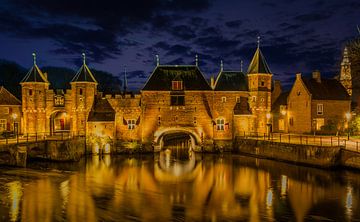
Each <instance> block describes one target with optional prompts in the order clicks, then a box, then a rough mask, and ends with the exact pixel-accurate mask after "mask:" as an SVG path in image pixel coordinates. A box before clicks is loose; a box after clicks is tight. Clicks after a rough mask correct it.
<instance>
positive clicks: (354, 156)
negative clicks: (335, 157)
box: [339, 148, 360, 169]
mask: <svg viewBox="0 0 360 222" xmlns="http://www.w3.org/2000/svg"><path fill="white" fill-rule="evenodd" d="M339 165H340V166H345V167H350V168H356V169H360V152H356V151H353V150H347V149H344V148H342V149H341V150H340V158H339Z"/></svg>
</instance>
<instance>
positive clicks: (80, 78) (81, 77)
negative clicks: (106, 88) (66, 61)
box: [71, 64, 97, 83]
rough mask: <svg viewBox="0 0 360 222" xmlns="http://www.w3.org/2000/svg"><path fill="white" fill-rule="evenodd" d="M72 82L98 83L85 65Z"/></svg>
mask: <svg viewBox="0 0 360 222" xmlns="http://www.w3.org/2000/svg"><path fill="white" fill-rule="evenodd" d="M71 82H94V83H97V81H96V79H95V77H94V75H93V74H92V73H91V71H90V69H89V68H88V67H87V65H86V64H83V65H82V66H81V67H80V69H79V71H78V72H77V73H76V75H75V76H74V78H73V79H72V80H71Z"/></svg>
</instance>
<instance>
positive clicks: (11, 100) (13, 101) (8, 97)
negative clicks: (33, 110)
mask: <svg viewBox="0 0 360 222" xmlns="http://www.w3.org/2000/svg"><path fill="white" fill-rule="evenodd" d="M0 105H11V106H20V105H21V102H20V100H19V99H18V98H16V97H15V96H14V95H13V94H11V93H10V92H9V91H7V90H6V89H5V87H3V86H0Z"/></svg>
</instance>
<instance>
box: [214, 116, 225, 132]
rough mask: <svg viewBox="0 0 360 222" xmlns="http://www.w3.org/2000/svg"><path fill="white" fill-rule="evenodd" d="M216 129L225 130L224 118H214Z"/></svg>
mask: <svg viewBox="0 0 360 222" xmlns="http://www.w3.org/2000/svg"><path fill="white" fill-rule="evenodd" d="M216 130H219V131H224V130H225V120H224V119H218V120H216Z"/></svg>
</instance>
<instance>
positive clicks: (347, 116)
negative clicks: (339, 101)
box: [345, 112, 351, 121]
mask: <svg viewBox="0 0 360 222" xmlns="http://www.w3.org/2000/svg"><path fill="white" fill-rule="evenodd" d="M345 117H346V119H347V120H348V121H349V120H350V118H351V113H349V112H347V113H346V114H345Z"/></svg>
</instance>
